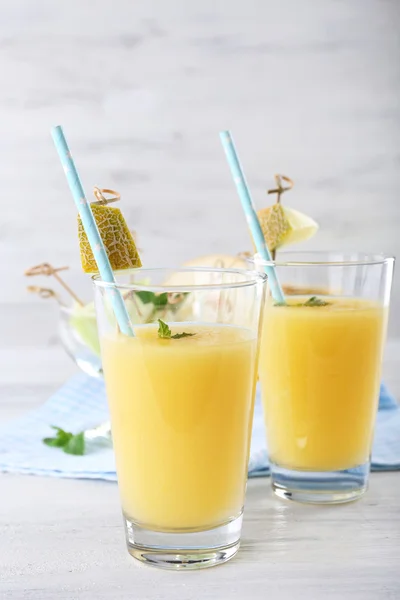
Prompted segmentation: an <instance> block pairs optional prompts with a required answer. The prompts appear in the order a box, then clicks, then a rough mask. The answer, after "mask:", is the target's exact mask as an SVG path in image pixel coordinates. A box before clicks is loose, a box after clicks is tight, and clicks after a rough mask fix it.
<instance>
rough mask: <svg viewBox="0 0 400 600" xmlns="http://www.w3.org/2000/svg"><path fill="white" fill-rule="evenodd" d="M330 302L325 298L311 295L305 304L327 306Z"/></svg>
mask: <svg viewBox="0 0 400 600" xmlns="http://www.w3.org/2000/svg"><path fill="white" fill-rule="evenodd" d="M328 304H329V302H325V300H321V298H317V296H311V298H309V299H308V300H307V302H304V304H303V306H327V305H328Z"/></svg>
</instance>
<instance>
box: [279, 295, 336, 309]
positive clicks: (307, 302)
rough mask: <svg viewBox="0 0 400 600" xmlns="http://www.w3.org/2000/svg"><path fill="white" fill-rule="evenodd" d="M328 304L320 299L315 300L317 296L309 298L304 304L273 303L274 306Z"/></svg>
mask: <svg viewBox="0 0 400 600" xmlns="http://www.w3.org/2000/svg"><path fill="white" fill-rule="evenodd" d="M328 304H330V302H325V300H321V298H317V296H311V298H309V299H308V300H306V302H299V303H297V304H286V302H275V304H274V306H288V307H289V308H290V307H294V306H311V307H313V306H328Z"/></svg>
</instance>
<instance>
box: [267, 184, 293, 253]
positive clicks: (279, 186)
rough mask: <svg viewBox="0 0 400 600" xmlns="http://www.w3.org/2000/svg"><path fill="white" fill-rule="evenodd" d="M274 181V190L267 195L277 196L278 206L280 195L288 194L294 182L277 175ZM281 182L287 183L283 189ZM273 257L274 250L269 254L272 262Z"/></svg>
mask: <svg viewBox="0 0 400 600" xmlns="http://www.w3.org/2000/svg"><path fill="white" fill-rule="evenodd" d="M274 179H275V183H276V188H274V189H273V190H268V192H267V194H277V198H276V203H277V204H280V202H281V196H282V194H283V193H284V192H288V191H289V190H291V189H292V187H293V186H294V181H293V180H292V179H290V177H286V175H279V174H278V173H277V174H276V175H274ZM282 181H286V183H288V184H289V185H287V186H286V187H285V186H284V185H283V183H282ZM275 257H276V250H272V252H271V258H272V260H275Z"/></svg>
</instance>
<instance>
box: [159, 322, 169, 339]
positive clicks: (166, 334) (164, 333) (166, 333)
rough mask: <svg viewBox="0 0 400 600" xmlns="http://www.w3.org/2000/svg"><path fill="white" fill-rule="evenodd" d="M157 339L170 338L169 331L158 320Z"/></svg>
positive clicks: (166, 326)
mask: <svg viewBox="0 0 400 600" xmlns="http://www.w3.org/2000/svg"><path fill="white" fill-rule="evenodd" d="M158 324H159V325H158V337H159V338H163V339H170V338H171V330H170V328H169V327H168V325H167V324H166V323H164V321H162V320H161V319H158Z"/></svg>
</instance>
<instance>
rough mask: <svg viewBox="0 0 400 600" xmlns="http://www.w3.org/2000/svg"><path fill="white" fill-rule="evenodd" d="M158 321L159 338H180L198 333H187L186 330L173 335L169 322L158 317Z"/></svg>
mask: <svg viewBox="0 0 400 600" xmlns="http://www.w3.org/2000/svg"><path fill="white" fill-rule="evenodd" d="M158 323H159V327H158V337H159V338H163V339H167V340H180V339H181V338H184V337H191V336H192V335H196V334H195V333H186V331H184V332H183V333H175V334H174V335H172V332H171V329H170V328H169V326H168V325H167V323H164V321H162V320H161V319H158Z"/></svg>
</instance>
